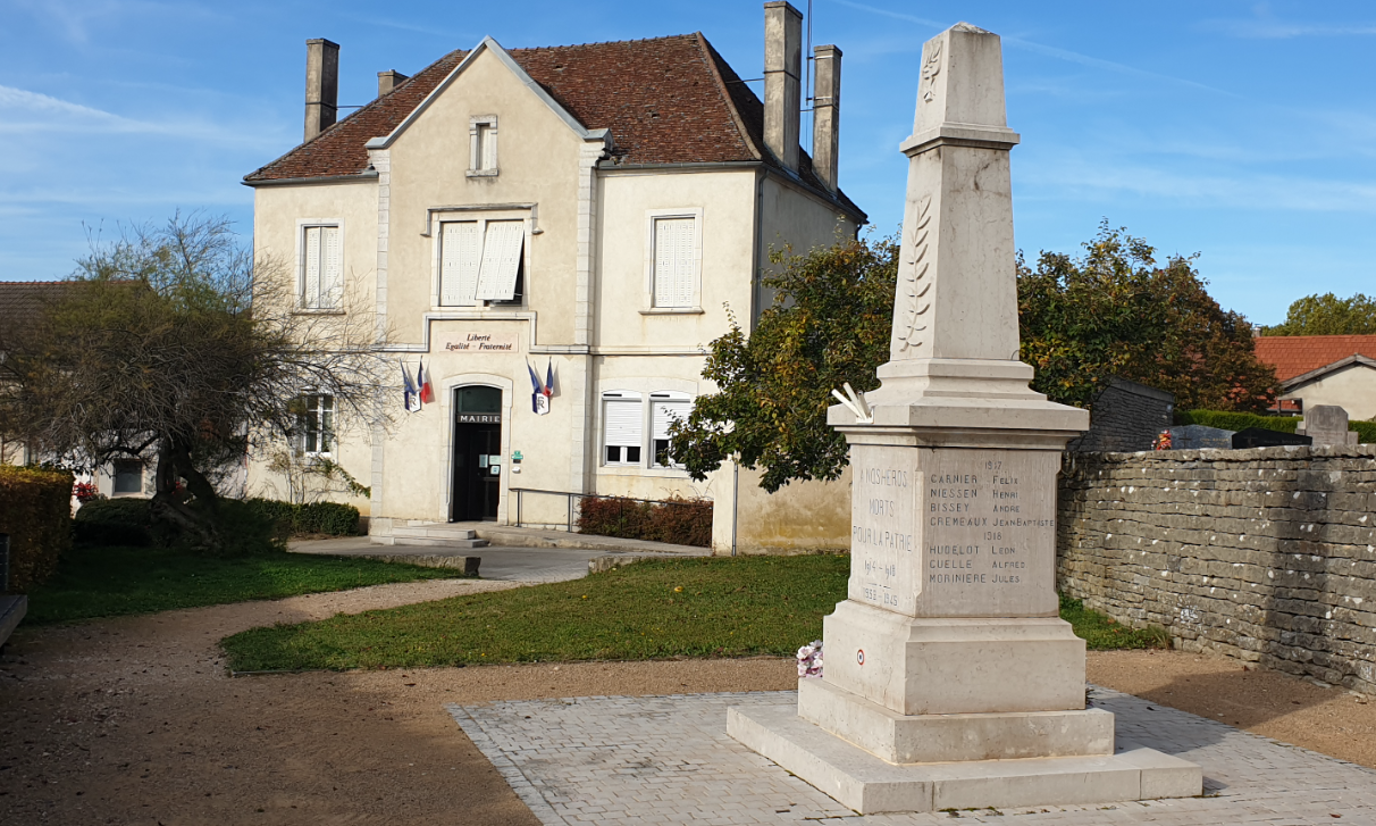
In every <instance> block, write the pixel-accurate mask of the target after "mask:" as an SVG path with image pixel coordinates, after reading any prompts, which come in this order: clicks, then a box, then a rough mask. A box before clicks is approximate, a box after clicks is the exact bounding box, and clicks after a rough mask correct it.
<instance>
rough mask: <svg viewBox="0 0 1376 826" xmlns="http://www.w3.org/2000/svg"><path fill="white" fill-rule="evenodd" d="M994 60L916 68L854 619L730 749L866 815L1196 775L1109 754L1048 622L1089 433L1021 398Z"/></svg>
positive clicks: (959, 31)
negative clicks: (784, 699) (1068, 474)
mask: <svg viewBox="0 0 1376 826" xmlns="http://www.w3.org/2000/svg"><path fill="white" fill-rule="evenodd" d="M1018 140H1019V138H1018V135H1017V133H1015V132H1013V131H1012V130H1010V129H1009V128H1008V126H1007V118H1006V114H1005V108H1004V95H1003V58H1002V54H1001V46H1000V42H999V38H998V36H997V35H994V34H991V33H989V32H986V31H984V30H982V29H979V28H976V27H974V26H971V25H969V24H966V23H961V24H959V25H956V26H954V27H952V28H951V29H948V30H947V31H945V32H942V33H941V34H939V35H937V36H936V37H934V38H932V39H931V40H929V41H928V42H927V43H926V44H925V45H924V46H923V49H922V66H921V77H920V80H919V85H918V94H917V114H916V118H915V122H914V126H913V135H912V137H910V138H908V140H906V141H905V142H904V143H903V145H902V147H901V148H902V151H903V152H904V154H906V155H907V156H908V158H909V166H908V190H907V206H906V209H905V211H904V217H903V235H902V249H901V252H900V259H899V269H898V286H897V294H896V300H895V306H894V320H893V338H892V341H891V345H890V360H889V362H888V363H886V364H884V365H882V366H881V367H880V368H879V378H880V380H881V385H880V387H879V389H877V390H875V391H873V392H872V393H870V394H868V398H867V399H866V402H867V403H868V408H869V409H868V410H865V405H864V404H861V405H858V406H857V408H858V415H857V411H856V410H852V409H851V408H850V407H849V406H839V405H838V406H836V407H833V408H831V409H830V411H829V413H828V422H829V423H830V424H831V425H833V426H834V427H836V428H837V429H838V430H840V431H841V432H842V433H844V434H845V435H846V438H847V440H848V441H849V443H850V463H851V473H852V480H853V483H852V493H851V497H852V504H851V509H852V517H851V520H852V528H851V571H850V584H849V590H848V594H847V597H848V598H847V599H846V601H845V602H842V603H840V604H838V605H837V606H836V612H835V613H833V614H832V615H830V616H828V617H827V618H826V620H825V622H824V633H823V640H824V642H825V650H826V666H825V671H824V676H823V677H822V678H821V679H815V678H814V679H803V680H800V681H799V686H798V705H797V708H796V711H795V710H794V709H793V708H792V707H791V706H780V707H778V708H775V709H768V708H764V709H753V710H749V711H742V710H740V709H732V710H731V712H730V715H729V718H728V731H729V732H730V733H731V735H732V736H733V737H735V738H736V739H737V740H740V741H741V742H743V743H745V744H746V745H748V746H750V747H751V748H753V749H754V750H755V751H758V752H759V753H761V754H763V755H764V756H766V757H768V758H770V759H771V760H773V761H775V762H776V763H778V764H779V765H781V766H782V767H784V768H785V769H788V770H789V771H790V772H792V773H794V774H796V775H798V776H799V777H801V778H802V779H804V780H806V781H808V782H809V783H811V784H812V785H814V786H816V787H817V788H819V789H821V790H822V791H824V792H826V793H827V794H829V795H831V796H832V797H834V798H836V799H837V800H838V801H840V802H841V803H843V804H845V805H847V806H850V807H851V808H853V809H855V810H857V811H860V812H862V813H869V812H892V811H933V810H939V809H946V808H956V809H962V808H968V807H985V806H1020V805H1027V806H1032V805H1051V804H1063V805H1068V804H1078V803H1098V802H1110V801H1126V800H1140V799H1151V798H1160V797H1186V796H1191V795H1197V794H1199V793H1200V791H1201V785H1202V776H1201V771H1200V768H1199V767H1198V766H1196V765H1194V764H1191V763H1188V762H1186V761H1184V760H1180V759H1178V758H1175V757H1171V756H1169V755H1165V754H1162V753H1160V752H1157V751H1153V750H1151V749H1146V748H1138V747H1134V746H1131V745H1125V744H1119V746H1120V748H1119V749H1117V750H1115V738H1114V724H1113V715H1112V714H1110V713H1109V712H1106V711H1103V710H1100V709H1086V707H1085V645H1084V641H1083V640H1081V639H1079V638H1078V637H1076V636H1075V635H1074V634H1073V633H1072V632H1071V629H1070V625H1069V624H1068V623H1066V622H1065V621H1063V620H1061V619H1060V618H1059V616H1058V601H1057V597H1056V581H1055V559H1056V528H1055V525H1056V522H1055V520H1056V473H1057V471H1058V469H1059V467H1060V459H1061V451H1062V449H1063V448H1064V447H1065V444H1066V442H1067V441H1069V440H1070V439H1071V438H1073V437H1075V436H1076V435H1078V434H1079V433H1080V432H1082V431H1083V430H1084V429H1085V428H1086V427H1087V426H1088V424H1089V417H1088V414H1087V413H1086V412H1085V411H1083V410H1079V409H1076V408H1073V407H1067V406H1064V405H1060V404H1056V403H1053V402H1049V401H1047V399H1046V397H1045V396H1043V395H1041V394H1040V393H1035V392H1033V391H1032V390H1030V389H1029V388H1028V382H1029V381H1030V380H1031V379H1032V375H1033V373H1032V368H1031V367H1030V366H1028V365H1026V364H1023V363H1022V362H1020V361H1018V344H1019V342H1018V306H1017V283H1016V274H1015V270H1014V255H1015V249H1014V246H1013V205H1012V193H1011V187H1010V182H1009V150H1010V149H1012V147H1013V146H1014V145H1015V144H1017V143H1018Z"/></svg>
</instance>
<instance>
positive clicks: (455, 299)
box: [439, 218, 526, 307]
mask: <svg viewBox="0 0 1376 826" xmlns="http://www.w3.org/2000/svg"><path fill="white" fill-rule="evenodd" d="M525 241H526V221H524V220H522V219H515V220H510V219H501V220H496V219H488V218H477V219H474V220H467V221H441V222H440V232H439V278H440V289H439V299H440V305H441V306H445V307H472V306H476V305H480V304H483V303H484V302H495V303H510V304H519V303H520V302H521V299H522V293H523V292H524V290H525V246H526V244H525Z"/></svg>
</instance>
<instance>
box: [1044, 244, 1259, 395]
mask: <svg viewBox="0 0 1376 826" xmlns="http://www.w3.org/2000/svg"><path fill="white" fill-rule="evenodd" d="M1018 316H1019V321H1020V323H1021V328H1022V350H1021V358H1022V360H1023V361H1025V362H1027V363H1028V364H1031V365H1032V366H1033V367H1035V368H1036V370H1037V376H1036V379H1035V380H1034V381H1033V383H1032V387H1033V389H1035V390H1038V391H1040V392H1042V393H1045V394H1047V396H1048V397H1050V398H1051V399H1052V400H1054V401H1058V402H1062V403H1065V404H1073V405H1076V406H1079V407H1088V406H1091V405H1092V404H1093V401H1094V398H1095V396H1097V395H1098V393H1099V392H1100V391H1101V390H1102V389H1103V388H1104V387H1105V386H1106V385H1107V382H1108V381H1109V380H1110V379H1111V378H1113V377H1115V376H1116V377H1120V378H1125V379H1129V380H1132V381H1136V382H1141V383H1142V384H1146V385H1149V386H1152V387H1156V388H1159V389H1161V390H1165V391H1167V392H1170V393H1173V394H1175V403H1176V405H1177V406H1178V407H1180V408H1182V409H1198V408H1207V409H1211V410H1238V411H1260V410H1265V409H1266V407H1267V406H1268V405H1269V404H1270V403H1271V401H1272V399H1274V397H1275V392H1276V384H1277V382H1276V376H1275V371H1274V370H1273V369H1272V368H1271V367H1270V366H1269V365H1266V364H1263V363H1262V362H1260V361H1258V360H1257V358H1256V354H1255V350H1254V345H1253V340H1252V335H1253V328H1252V325H1251V324H1249V323H1248V322H1247V320H1246V319H1245V318H1243V317H1242V316H1241V315H1238V314H1237V313H1234V312H1230V311H1225V310H1223V309H1222V308H1220V307H1219V306H1218V302H1217V301H1215V300H1214V299H1213V298H1211V297H1210V296H1209V294H1208V291H1207V290H1206V289H1205V283H1204V281H1203V280H1202V279H1201V278H1200V277H1199V274H1198V272H1196V271H1195V268H1194V257H1193V256H1191V257H1188V258H1186V257H1181V256H1175V257H1172V258H1171V259H1169V260H1168V261H1167V262H1166V264H1165V266H1157V263H1156V260H1155V250H1154V249H1153V248H1152V247H1151V246H1150V245H1149V244H1147V243H1146V242H1145V241H1143V240H1142V239H1140V238H1133V237H1132V236H1129V235H1127V234H1126V230H1123V229H1117V230H1115V229H1110V228H1109V227H1108V225H1107V223H1105V224H1104V225H1102V226H1101V227H1100V229H1099V234H1098V235H1097V236H1096V237H1095V238H1094V239H1093V240H1092V241H1090V242H1088V243H1086V244H1085V254H1084V255H1083V256H1082V257H1080V258H1072V257H1070V256H1069V255H1065V254H1062V253H1048V252H1043V253H1042V254H1041V256H1040V257H1039V259H1038V261H1037V266H1036V267H1035V269H1034V268H1030V267H1028V266H1026V265H1025V264H1024V263H1023V262H1022V261H1019V263H1018Z"/></svg>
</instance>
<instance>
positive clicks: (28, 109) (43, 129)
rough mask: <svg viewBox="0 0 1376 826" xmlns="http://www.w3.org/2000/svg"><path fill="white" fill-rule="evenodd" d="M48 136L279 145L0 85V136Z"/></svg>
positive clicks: (268, 136) (256, 134) (257, 134)
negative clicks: (131, 137)
mask: <svg viewBox="0 0 1376 826" xmlns="http://www.w3.org/2000/svg"><path fill="white" fill-rule="evenodd" d="M49 132H67V133H80V134H83V135H93V134H106V135H116V134H122V135H150V136H161V137H169V138H179V139H189V140H194V141H198V142H202V143H207V144H215V145H222V146H223V145H231V146H245V147H254V148H261V149H263V150H264V151H271V150H272V148H274V147H277V146H279V144H280V141H279V140H274V139H273V137H274V133H275V130H274V129H267V130H264V129H246V128H241V127H240V128H235V127H230V126H227V125H223V124H216V123H206V122H198V121H172V120H169V121H157V120H138V119H135V118H127V117H124V116H123V115H117V114H114V113H113V112H107V111H105V110H103V109H96V108H94V107H91V106H85V105H83V104H80V103H73V102H71V101H67V100H62V99H61V98H55V97H52V96H51V95H45V94H42V93H41V92H31V91H28V90H27V89H16V88H14V87H12V86H2V85H0V134H5V135H26V134H36V133H49Z"/></svg>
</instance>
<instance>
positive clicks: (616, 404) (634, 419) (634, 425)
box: [603, 397, 641, 447]
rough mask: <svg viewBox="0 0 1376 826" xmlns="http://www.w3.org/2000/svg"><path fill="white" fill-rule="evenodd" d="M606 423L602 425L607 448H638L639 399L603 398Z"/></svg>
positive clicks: (639, 425)
mask: <svg viewBox="0 0 1376 826" xmlns="http://www.w3.org/2000/svg"><path fill="white" fill-rule="evenodd" d="M603 400H604V402H605V404H604V406H603V407H604V411H605V413H606V421H605V422H604V423H603V431H604V433H605V436H606V438H605V440H604V441H605V443H606V445H607V446H608V447H640V434H641V421H640V399H639V397H631V398H617V397H603Z"/></svg>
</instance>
